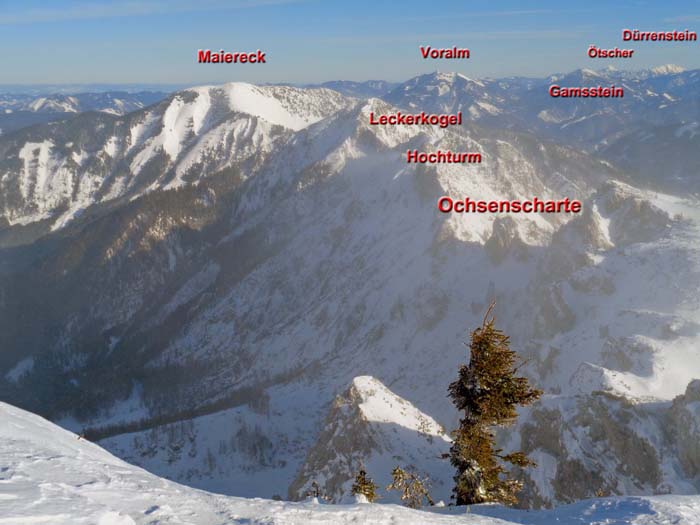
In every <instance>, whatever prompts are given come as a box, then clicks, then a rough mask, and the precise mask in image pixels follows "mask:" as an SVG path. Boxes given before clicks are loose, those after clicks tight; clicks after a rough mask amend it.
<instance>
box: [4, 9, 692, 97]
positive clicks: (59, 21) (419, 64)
mask: <svg viewBox="0 0 700 525" xmlns="http://www.w3.org/2000/svg"><path fill="white" fill-rule="evenodd" d="M623 28H630V29H634V28H638V29H641V30H647V31H650V30H658V31H661V30H672V29H678V30H685V29H690V30H694V31H696V32H700V0H684V1H681V0H671V1H628V2H625V1H620V2H612V1H598V0H588V1H586V2H561V1H557V2H555V1H538V2H514V1H500V2H499V1H496V2H494V1H480V0H474V1H472V0H462V1H451V0H450V1H442V2H440V1H434V2H430V1H429V0H424V1H422V2H421V1H416V0H404V1H393V2H390V1H385V0H373V1H366V0H358V1H352V2H350V1H340V0H228V1H223V0H189V1H185V0H154V1H143V0H140V1H139V0H133V1H122V2H117V1H111V0H110V1H100V2H73V1H65V0H55V1H36V0H22V1H19V0H17V1H2V0H0V45H1V46H2V50H3V53H2V58H0V84H10V83H21V84H29V83H39V84H46V83H51V84H55V83H186V84H206V83H218V82H225V81H231V80H245V81H251V82H299V83H303V82H320V81H325V80H335V79H349V80H367V79H387V80H405V79H408V78H410V77H413V76H415V75H418V74H421V73H425V72H429V71H434V70H436V69H439V70H443V71H458V72H461V73H464V74H466V75H469V76H473V77H481V76H506V75H528V76H542V75H546V74H549V73H554V72H563V71H570V70H573V69H576V68H579V67H591V68H600V67H605V66H607V65H613V66H615V67H618V68H621V69H640V68H645V67H651V66H656V65H661V64H666V63H674V64H679V65H681V66H684V67H686V68H700V52H698V51H699V49H700V48H699V47H698V45H699V44H698V42H694V43H680V42H679V43H659V42H627V43H625V42H622V41H621V36H620V33H621V30H622V29H623ZM422 44H425V45H432V46H433V47H452V46H453V45H456V46H459V47H467V48H469V49H470V50H471V53H472V58H470V59H469V60H463V61H449V60H442V61H439V60H438V61H436V60H423V59H422V58H421V56H420V53H419V50H418V47H419V46H420V45H422ZM589 44H597V45H599V46H616V45H617V46H620V47H630V48H633V49H635V53H634V58H632V59H613V60H607V59H606V60H604V59H597V60H593V59H590V58H588V57H587V56H586V51H587V49H588V45H589ZM199 48H211V49H221V48H223V49H226V50H230V51H237V50H240V51H247V50H251V51H254V50H256V49H258V48H260V49H262V50H263V51H265V52H266V53H267V61H268V63H267V64H265V65H234V64H224V65H202V64H197V63H196V52H197V50H198V49H199Z"/></svg>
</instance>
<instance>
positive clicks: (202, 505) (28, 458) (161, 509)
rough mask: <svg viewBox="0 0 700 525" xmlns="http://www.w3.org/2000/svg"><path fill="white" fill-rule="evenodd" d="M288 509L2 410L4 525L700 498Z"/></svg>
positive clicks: (673, 516)
mask: <svg viewBox="0 0 700 525" xmlns="http://www.w3.org/2000/svg"><path fill="white" fill-rule="evenodd" d="M436 510H437V512H422V511H413V510H409V509H406V508H403V507H400V506H396V505H381V504H350V505H322V504H318V503H316V502H312V501H309V502H305V503H288V502H278V501H269V500H263V499H257V498H256V499H244V498H234V497H227V496H219V495H215V494H210V493H207V492H203V491H200V490H196V489H192V488H188V487H184V486H182V485H178V484H177V483H173V482H170V481H167V480H165V479H162V478H159V477H157V476H154V475H152V474H149V473H147V472H146V471H144V470H142V469H140V468H138V467H135V466H133V465H129V464H128V463H125V462H124V461H122V460H120V459H117V458H116V457H114V456H112V455H111V454H109V453H108V452H107V451H105V450H103V449H102V448H100V447H98V446H97V445H94V444H92V443H89V442H87V441H85V440H82V439H78V437H77V436H76V435H75V434H73V433H71V432H68V431H66V430H64V429H62V428H60V427H58V426H56V425H54V424H53V423H50V422H49V421H47V420H45V419H43V418H41V417H39V416H37V415H34V414H31V413H29V412H26V411H23V410H20V409H18V408H15V407H13V406H11V405H8V404H6V403H1V402H0V524H8V525H9V524H12V525H19V524H40V523H45V524H52V525H54V524H56V525H57V524H71V525H73V524H96V525H132V524H136V523H144V524H146V523H148V524H163V523H172V524H242V523H246V524H251V525H252V524H263V523H264V524H268V525H269V524H282V523H284V524H300V525H301V524H308V523H312V524H313V523H375V524H426V523H435V524H441V523H444V524H450V523H454V524H456V523H463V524H467V523H468V524H472V525H487V524H494V525H495V524H506V525H507V524H512V523H521V524H532V525H540V524H549V523H571V524H584V523H585V524H591V525H592V524H603V523H605V524H611V525H614V524H632V523H634V524H640V525H656V524H658V525H661V524H667V523H673V524H692V523H700V496H660V497H649V498H629V497H628V498H610V499H600V500H585V501H581V502H579V503H576V504H573V505H568V506H564V507H559V508H557V509H556V510H553V511H538V512H528V511H522V510H512V509H504V508H501V507H497V506H487V507H483V506H480V507H474V508H472V509H471V512H470V513H469V514H466V515H465V509H463V508H442V509H436Z"/></svg>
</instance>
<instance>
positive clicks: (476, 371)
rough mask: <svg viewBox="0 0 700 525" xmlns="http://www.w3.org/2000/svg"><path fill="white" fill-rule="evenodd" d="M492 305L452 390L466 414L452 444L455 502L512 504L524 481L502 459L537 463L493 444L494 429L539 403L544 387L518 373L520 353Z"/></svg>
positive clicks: (461, 409)
mask: <svg viewBox="0 0 700 525" xmlns="http://www.w3.org/2000/svg"><path fill="white" fill-rule="evenodd" d="M493 307H494V304H491V306H490V307H489V309H488V311H487V312H486V315H485V316H484V321H483V323H482V325H481V327H479V328H477V329H475V330H474V331H473V332H472V333H471V340H470V342H469V345H468V346H469V350H470V356H469V364H466V365H461V366H460V368H459V377H458V379H457V380H456V381H454V382H452V383H451V384H450V386H449V389H448V391H449V397H450V398H451V399H452V402H453V403H454V405H455V406H456V407H457V409H458V410H459V411H460V412H463V413H464V417H462V418H461V419H460V424H459V428H458V429H457V430H455V431H454V432H453V437H454V441H453V443H452V447H451V448H450V462H451V463H452V466H454V467H455V469H456V470H457V472H456V474H455V476H454V480H455V487H454V489H453V493H454V494H453V497H454V498H455V500H456V504H457V505H470V504H474V503H485V502H498V503H503V504H507V505H512V504H514V503H515V502H516V501H517V498H516V497H517V494H518V492H519V491H520V490H521V489H522V483H521V482H519V481H516V480H514V479H510V478H508V475H507V474H508V473H507V470H506V468H505V466H504V464H506V463H510V464H511V465H516V466H518V467H526V466H534V462H533V461H531V460H530V459H528V458H527V456H526V455H525V454H524V453H523V452H513V453H510V454H505V455H502V454H501V452H502V450H501V449H498V448H496V445H495V434H494V428H495V427H497V426H505V425H509V424H512V423H513V422H514V421H515V419H516V418H517V411H516V409H517V407H518V406H526V405H529V404H531V403H533V402H535V401H536V400H537V399H539V397H540V396H541V395H542V391H541V390H537V389H535V388H532V386H531V385H530V383H529V381H528V379H527V378H526V377H520V376H517V375H516V374H517V371H518V368H517V367H516V366H515V365H516V361H517V354H516V353H515V352H514V351H513V350H511V349H510V339H509V337H508V336H507V335H505V334H504V333H503V332H502V331H500V330H498V329H497V328H496V327H495V320H494V318H493V317H491V318H489V316H490V314H491V311H492V309H493Z"/></svg>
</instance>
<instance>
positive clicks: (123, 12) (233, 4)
mask: <svg viewBox="0 0 700 525" xmlns="http://www.w3.org/2000/svg"><path fill="white" fill-rule="evenodd" d="M302 1H303V0H230V1H222V0H199V1H197V2H193V1H191V0H190V1H187V0H171V1H169V2H164V1H154V2H150V1H149V2H145V1H140V2H138V1H133V2H108V3H102V4H94V3H91V4H87V3H82V4H72V5H70V6H64V7H61V8H55V7H37V8H29V9H24V10H19V11H17V12H14V13H5V14H0V25H14V24H32V23H47V22H62V21H67V20H90V19H98V18H117V17H125V16H149V15H156V14H165V13H183V12H188V11H207V10H219V9H247V8H254V7H262V6H266V5H280V4H290V3H299V2H302Z"/></svg>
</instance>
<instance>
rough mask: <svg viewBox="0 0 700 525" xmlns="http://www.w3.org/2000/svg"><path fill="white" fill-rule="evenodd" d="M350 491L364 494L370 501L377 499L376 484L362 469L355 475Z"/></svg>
mask: <svg viewBox="0 0 700 525" xmlns="http://www.w3.org/2000/svg"><path fill="white" fill-rule="evenodd" d="M352 493H353V494H355V495H357V494H362V495H364V496H365V497H366V498H367V501H369V502H370V503H372V502H373V501H375V500H376V499H377V484H376V483H375V482H374V481H372V478H370V477H369V476H367V472H365V470H364V469H360V472H358V473H357V476H355V483H353V485H352Z"/></svg>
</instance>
